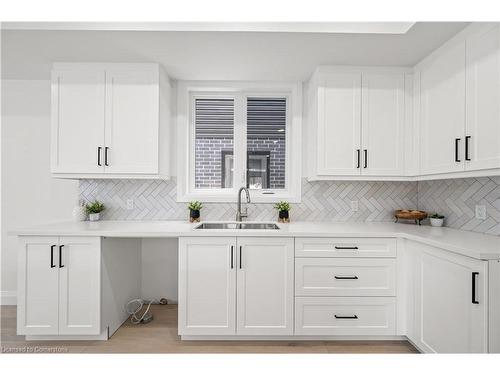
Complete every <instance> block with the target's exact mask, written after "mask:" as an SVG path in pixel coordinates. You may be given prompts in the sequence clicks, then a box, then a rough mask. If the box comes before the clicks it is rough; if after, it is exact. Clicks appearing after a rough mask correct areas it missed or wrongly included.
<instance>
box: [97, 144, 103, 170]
mask: <svg viewBox="0 0 500 375" xmlns="http://www.w3.org/2000/svg"><path fill="white" fill-rule="evenodd" d="M101 150H102V147H97V165H98V166H99V167H101V166H102V164H101Z"/></svg>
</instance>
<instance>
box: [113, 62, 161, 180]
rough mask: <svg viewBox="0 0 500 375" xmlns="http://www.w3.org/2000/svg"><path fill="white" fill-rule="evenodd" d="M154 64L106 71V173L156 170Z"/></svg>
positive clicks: (156, 76) (152, 172)
mask: <svg viewBox="0 0 500 375" xmlns="http://www.w3.org/2000/svg"><path fill="white" fill-rule="evenodd" d="M158 104H159V103H158V68H157V67H156V69H155V68H154V67H153V69H148V70H145V69H142V70H123V69H120V70H118V69H108V70H107V71H106V135H105V139H106V145H105V150H104V152H105V167H106V173H124V174H126V173H148V174H155V173H158V134H159V129H158V114H159V109H158Z"/></svg>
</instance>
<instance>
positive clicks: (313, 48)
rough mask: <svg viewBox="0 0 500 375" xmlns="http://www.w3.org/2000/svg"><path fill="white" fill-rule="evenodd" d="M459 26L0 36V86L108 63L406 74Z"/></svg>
mask: <svg viewBox="0 0 500 375" xmlns="http://www.w3.org/2000/svg"><path fill="white" fill-rule="evenodd" d="M467 24H468V23H463V22H434V23H432V22H417V23H416V24H415V25H414V26H413V27H411V28H410V29H409V31H408V32H406V33H405V34H373V33H371V34H368V33H328V32H322V33H316V32H286V33H285V32H276V31H274V32H234V31H223V32H221V31H204V32H202V31H66V30H57V31H54V30H52V31H49V30H2V43H1V47H2V78H6V79H48V78H49V77H50V67H51V63H52V62H55V61H66V62H70V61H108V62H158V63H161V64H162V65H163V66H164V68H165V69H166V71H167V72H168V73H169V75H170V76H171V77H173V78H176V79H200V80H209V79H214V80H287V81H288V80H306V79H307V78H308V77H309V76H310V74H311V73H312V71H313V70H314V68H315V67H316V66H317V65H325V64H339V65H342V64H344V65H385V66H390V65H400V66H412V65H414V64H415V63H417V62H418V61H420V60H421V59H422V58H423V57H425V56H426V55H428V54H429V53H430V52H431V51H433V50H434V49H436V48H437V47H439V46H440V45H441V44H442V43H443V42H445V41H446V40H448V39H449V38H451V37H452V36H453V35H455V34H456V33H457V32H458V31H460V30H461V29H463V28H464V27H465V26H467Z"/></svg>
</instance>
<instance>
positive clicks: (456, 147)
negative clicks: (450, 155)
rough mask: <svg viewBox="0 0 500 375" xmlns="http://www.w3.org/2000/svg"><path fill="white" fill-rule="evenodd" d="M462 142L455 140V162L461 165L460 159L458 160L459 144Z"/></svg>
mask: <svg viewBox="0 0 500 375" xmlns="http://www.w3.org/2000/svg"><path fill="white" fill-rule="evenodd" d="M459 142H460V138H455V161H456V162H457V163H460V159H459V158H458V143H459Z"/></svg>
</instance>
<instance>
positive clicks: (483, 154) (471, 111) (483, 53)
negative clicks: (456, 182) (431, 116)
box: [464, 25, 500, 170]
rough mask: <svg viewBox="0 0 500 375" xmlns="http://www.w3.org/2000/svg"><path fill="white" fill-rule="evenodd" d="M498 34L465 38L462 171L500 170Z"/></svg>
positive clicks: (489, 30) (491, 29)
mask: <svg viewBox="0 0 500 375" xmlns="http://www.w3.org/2000/svg"><path fill="white" fill-rule="evenodd" d="M499 41H500V31H499V26H498V25H495V26H493V27H489V28H487V29H485V30H481V31H480V32H478V33H476V34H474V35H472V36H470V37H469V38H467V42H466V43H467V54H466V71H467V74H466V79H467V81H466V88H467V89H466V122H465V125H466V127H465V136H466V139H465V142H466V149H465V157H464V159H465V169H466V170H479V169H489V168H500V48H499Z"/></svg>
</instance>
